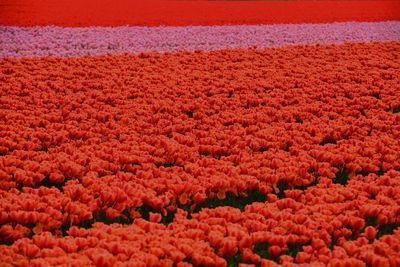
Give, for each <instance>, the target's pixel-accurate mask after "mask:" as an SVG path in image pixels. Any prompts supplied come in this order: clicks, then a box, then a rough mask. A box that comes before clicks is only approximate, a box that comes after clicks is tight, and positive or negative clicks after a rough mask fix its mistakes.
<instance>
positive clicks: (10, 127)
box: [0, 42, 400, 266]
mask: <svg viewBox="0 0 400 267" xmlns="http://www.w3.org/2000/svg"><path fill="white" fill-rule="evenodd" d="M399 50H400V45H399V43H396V42H392V43H372V44H345V45H341V46H333V45H331V46H298V47H289V48H280V49H263V50H261V49H234V50H221V51H214V52H209V53H204V52H201V51H196V52H194V53H189V52H181V53H175V54H169V53H166V54H155V53H154V54H148V53H145V54H140V55H138V56H133V55H121V56H111V55H109V56H100V57H82V58H69V59H68V58H38V59H2V60H0V75H1V76H0V80H1V82H2V83H1V87H0V90H1V98H0V107H1V109H0V131H1V133H2V135H1V137H0V166H1V168H0V177H1V179H0V199H1V201H0V242H1V245H0V255H1V256H0V262H5V263H13V264H16V265H19V266H26V265H28V264H37V265H45V264H46V263H49V264H66V263H68V264H75V265H77V266H82V265H89V264H95V265H98V266H112V265H114V264H118V265H126V266H146V265H147V266H160V265H162V266H172V265H173V264H174V263H177V264H178V263H179V266H188V265H189V264H193V265H197V266H198V265H205V266H213V265H215V266H226V265H230V264H232V265H236V264H238V263H239V262H240V263H244V264H261V265H262V266H273V265H274V264H276V263H288V264H289V263H291V262H294V263H298V264H303V263H304V264H309V263H313V264H320V265H324V264H327V263H330V264H331V265H332V266H341V265H343V264H348V265H352V266H353V265H354V266H358V265H359V266H364V264H370V265H372V266H397V265H399V264H400V263H399V261H398V259H399V258H400V255H399V251H400V231H399V230H398V226H399V223H400V220H399V218H400V198H399V197H400V193H399V188H400V187H399V185H400V184H399V183H400V180H399V178H400V147H399V146H400V143H399V141H398V140H399V138H400V126H399V122H400V113H399V112H400V91H399V89H398V84H399V78H400V74H399V73H400V72H399V68H400V64H399V62H398V60H397V55H398V54H399ZM182 261H183V262H182ZM289 265H290V264H289Z"/></svg>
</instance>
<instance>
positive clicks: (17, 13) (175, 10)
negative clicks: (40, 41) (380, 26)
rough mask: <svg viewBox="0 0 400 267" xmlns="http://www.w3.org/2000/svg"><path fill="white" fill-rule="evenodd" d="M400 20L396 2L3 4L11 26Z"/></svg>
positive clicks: (90, 0)
mask: <svg viewBox="0 0 400 267" xmlns="http://www.w3.org/2000/svg"><path fill="white" fill-rule="evenodd" d="M399 19H400V1H278V2H260V1H240V2H239V1H232V2H229V1H160V0H148V1H147V0H146V1H132V0H120V1H109V0H58V1H54V0H43V1H37V0H2V1H0V24H1V25H15V26H35V25H59V26H71V27H77V26H118V25H127V24H128V25H150V26H156V25H219V24H270V23H324V22H325V23H326V22H336V21H386V20H399Z"/></svg>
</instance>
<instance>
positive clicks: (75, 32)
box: [0, 21, 400, 58]
mask: <svg viewBox="0 0 400 267" xmlns="http://www.w3.org/2000/svg"><path fill="white" fill-rule="evenodd" d="M366 41H368V42H370V41H375V42H383V41H400V22H397V21H387V22H343V23H331V24H286V25H285V24H277V25H239V26H186V27H112V28H111V27H87V28H60V27H53V26H50V27H30V28H21V27H1V26H0V58H4V57H32V56H35V57H46V56H62V57H79V56H84V55H104V54H123V53H134V54H138V53H141V52H177V51H194V50H196V49H202V50H206V51H211V50H218V49H226V48H247V47H251V46H256V47H258V48H267V47H282V46H287V45H308V44H342V43H346V42H366Z"/></svg>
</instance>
